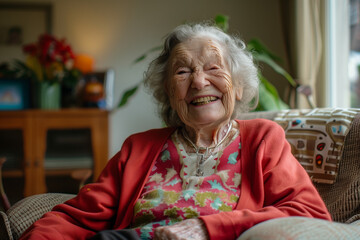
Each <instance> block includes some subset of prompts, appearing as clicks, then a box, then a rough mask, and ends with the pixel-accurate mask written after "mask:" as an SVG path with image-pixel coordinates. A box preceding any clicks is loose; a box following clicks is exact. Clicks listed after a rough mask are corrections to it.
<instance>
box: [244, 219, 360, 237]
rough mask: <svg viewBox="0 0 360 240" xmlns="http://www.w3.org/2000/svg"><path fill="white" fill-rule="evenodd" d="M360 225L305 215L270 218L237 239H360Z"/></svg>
mask: <svg viewBox="0 0 360 240" xmlns="http://www.w3.org/2000/svg"><path fill="white" fill-rule="evenodd" d="M359 236H360V226H359V225H356V224H344V223H336V222H329V221H325V220H321V219H314V218H305V217H286V218H277V219H272V220H268V221H265V222H262V223H259V224H257V225H255V226H254V227H252V228H250V229H249V230H247V231H245V232H244V233H243V234H241V236H240V237H239V238H238V239H237V240H260V239H269V240H272V239H274V240H275V239H276V240H287V239H291V240H302V239H316V240H332V239H334V240H335V239H359Z"/></svg>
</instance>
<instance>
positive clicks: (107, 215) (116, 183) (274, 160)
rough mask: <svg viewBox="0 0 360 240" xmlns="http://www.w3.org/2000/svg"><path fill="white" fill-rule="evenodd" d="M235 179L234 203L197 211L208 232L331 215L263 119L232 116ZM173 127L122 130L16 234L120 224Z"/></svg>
mask: <svg viewBox="0 0 360 240" xmlns="http://www.w3.org/2000/svg"><path fill="white" fill-rule="evenodd" d="M238 123H239V128H240V134H241V144H242V147H241V150H240V151H241V161H242V163H241V164H242V167H241V169H242V172H241V175H242V181H241V193H240V198H239V202H238V205H237V207H236V210H234V211H231V212H222V213H219V214H213V215H208V216H201V217H200V218H201V219H202V220H203V221H204V222H205V224H206V227H207V230H208V232H209V236H210V239H235V238H236V237H238V236H239V235H240V234H241V233H242V232H244V231H245V230H247V229H249V228H250V227H252V226H254V225H255V224H257V223H260V222H263V221H265V220H269V219H272V218H279V217H287V216H305V217H315V218H322V219H327V220H331V217H330V214H329V213H328V211H327V209H326V206H325V204H324V202H323V201H322V199H321V197H320V196H319V194H318V192H317V191H316V189H315V187H314V186H313V184H312V183H311V181H310V179H309V177H308V175H307V173H306V172H305V171H304V169H303V167H302V166H301V165H300V164H299V163H298V161H297V160H296V159H295V158H294V157H293V155H292V154H291V150H290V145H289V144H288V142H287V141H286V139H285V134H284V131H283V129H282V128H281V127H280V126H279V125H278V124H276V123H274V122H272V121H269V120H264V119H256V120H244V121H238ZM173 131H174V128H164V129H154V130H149V131H147V132H143V133H138V134H135V135H132V136H130V137H129V138H128V139H127V140H126V141H125V142H124V144H123V147H122V149H121V151H120V152H118V153H117V154H116V155H115V156H114V157H113V158H112V159H111V160H110V161H109V162H108V164H107V166H106V167H105V169H104V170H103V172H102V173H101V175H100V177H99V179H98V181H97V182H96V183H92V184H88V185H86V186H84V187H83V188H82V189H81V190H80V193H79V194H78V195H77V196H76V197H75V198H73V199H71V200H69V201H67V202H66V203H64V204H60V205H58V206H56V207H55V208H54V209H53V210H52V211H51V212H49V213H46V214H45V215H44V216H43V217H42V218H41V219H40V220H38V221H37V222H35V223H34V224H33V225H32V226H31V227H30V228H29V229H28V230H27V231H26V232H25V233H24V234H23V236H22V238H21V239H36V240H41V239H86V238H88V237H91V236H93V235H94V234H95V233H96V232H98V231H101V230H105V229H123V228H126V227H127V226H128V225H129V224H130V222H131V219H132V217H133V211H134V204H135V201H136V200H137V198H138V197H139V195H140V193H141V191H142V189H143V187H144V184H145V182H146V179H147V177H148V175H149V173H150V170H151V169H152V166H153V164H154V162H155V160H156V159H157V157H158V155H159V154H160V152H161V149H162V147H163V145H164V143H165V141H166V140H167V138H168V137H169V136H170V135H171V134H172V133H173Z"/></svg>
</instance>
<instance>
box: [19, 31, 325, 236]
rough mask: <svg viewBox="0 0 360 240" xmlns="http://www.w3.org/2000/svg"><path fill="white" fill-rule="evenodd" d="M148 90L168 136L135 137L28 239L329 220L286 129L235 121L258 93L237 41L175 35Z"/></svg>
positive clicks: (217, 34)
mask: <svg viewBox="0 0 360 240" xmlns="http://www.w3.org/2000/svg"><path fill="white" fill-rule="evenodd" d="M146 85H147V86H148V87H149V88H150V89H152V91H153V94H154V96H155V98H156V99H157V101H158V102H159V107H160V111H161V115H162V118H163V120H164V121H165V123H166V124H167V125H168V126H169V127H168V128H164V129H154V130H150V131H147V132H143V133H138V134H135V135H132V136H130V137H129V138H128V139H127V140H126V141H125V142H124V144H123V147H122V149H121V151H120V152H119V153H117V154H116V155H115V156H114V157H113V158H112V159H111V160H110V161H109V163H108V165H107V167H106V168H105V169H104V170H103V172H102V174H101V176H100V177H99V179H98V181H97V182H96V183H92V184H89V185H86V186H85V187H83V188H82V189H81V190H80V192H79V194H78V195H77V197H75V198H73V199H71V200H69V201H67V202H66V203H65V204H61V205H58V206H56V207H55V208H54V209H53V211H52V212H49V213H47V214H45V215H44V217H43V218H42V219H40V220H39V221H37V222H36V223H35V224H34V225H33V226H32V227H31V228H30V229H28V230H27V232H26V233H25V234H24V235H23V237H22V239H36V240H38V239H87V238H92V239H139V238H141V239H152V238H156V239H236V238H237V237H238V236H239V235H241V233H242V232H244V231H245V230H247V229H249V228H251V227H252V226H254V225H255V224H257V223H260V222H263V221H265V220H269V219H272V218H280V217H287V216H305V217H315V218H322V219H328V220H330V219H331V218H330V215H329V213H328V211H327V209H326V207H325V205H324V203H323V201H322V199H321V198H320V196H319V194H318V193H317V191H316V189H315V188H314V186H313V185H312V183H311V181H310V179H309V177H308V175H307V173H306V172H305V171H304V169H303V168H302V167H301V165H300V164H299V163H298V162H297V160H296V159H295V158H294V157H293V156H292V154H291V151H290V146H289V144H288V143H287V141H286V139H285V135H284V132H283V130H282V128H281V127H280V126H278V125H277V124H276V123H274V122H271V121H268V120H262V119H255V120H246V121H240V120H236V119H235V116H236V114H238V113H239V112H240V111H246V110H247V109H248V106H249V104H250V103H251V102H252V100H253V99H254V98H256V96H257V87H258V78H257V68H256V67H255V65H254V63H253V60H252V57H251V55H250V54H249V53H248V52H247V51H246V50H245V45H244V43H243V42H242V41H241V40H239V39H237V38H235V37H231V36H229V35H227V34H225V33H224V32H222V31H221V30H219V29H218V28H216V27H213V26H210V25H207V24H195V25H182V26H179V27H177V28H176V29H175V30H173V32H171V33H170V34H169V35H168V37H167V38H166V40H165V44H164V49H163V51H162V53H161V54H160V56H159V57H158V58H157V59H155V60H154V61H153V62H152V63H151V65H150V67H149V69H148V71H147V73H146ZM104 230H107V231H104Z"/></svg>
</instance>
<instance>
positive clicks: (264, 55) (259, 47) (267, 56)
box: [248, 39, 296, 87]
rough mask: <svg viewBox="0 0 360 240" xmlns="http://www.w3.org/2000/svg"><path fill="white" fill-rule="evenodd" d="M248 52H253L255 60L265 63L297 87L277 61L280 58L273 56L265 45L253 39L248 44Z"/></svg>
mask: <svg viewBox="0 0 360 240" xmlns="http://www.w3.org/2000/svg"><path fill="white" fill-rule="evenodd" d="M248 50H249V51H251V52H252V54H253V56H254V59H255V60H256V61H258V62H264V63H266V64H267V65H269V66H270V67H271V68H272V69H273V70H274V71H275V72H276V73H278V74H279V75H281V76H283V77H284V78H285V79H286V80H287V81H288V82H289V83H290V84H291V86H293V87H296V82H295V80H294V79H293V78H292V77H291V76H290V74H289V73H288V72H287V71H285V69H284V68H282V67H281V66H280V65H279V64H277V63H276V61H280V58H279V57H277V56H275V55H274V54H272V53H271V52H270V51H269V50H268V49H267V48H266V47H265V45H264V44H262V43H261V42H260V41H259V40H257V39H252V40H251V41H249V43H248Z"/></svg>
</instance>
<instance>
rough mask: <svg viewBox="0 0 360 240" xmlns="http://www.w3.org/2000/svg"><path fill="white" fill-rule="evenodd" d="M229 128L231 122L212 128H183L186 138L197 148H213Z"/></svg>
mask: <svg viewBox="0 0 360 240" xmlns="http://www.w3.org/2000/svg"><path fill="white" fill-rule="evenodd" d="M229 128H231V120H229V121H226V122H224V123H223V124H220V125H218V126H214V127H211V126H210V127H202V128H191V127H189V126H186V127H185V131H186V134H187V136H188V138H189V139H190V140H191V142H193V143H194V144H195V145H196V146H197V147H214V146H216V144H218V143H219V142H220V141H221V140H222V139H223V138H224V137H225V135H226V134H227V133H228V131H229V130H230V129H229Z"/></svg>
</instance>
